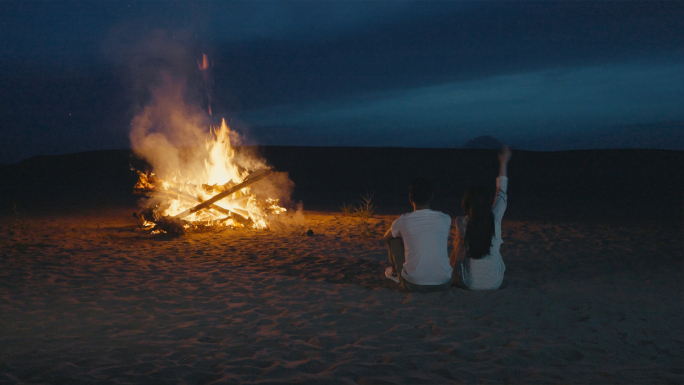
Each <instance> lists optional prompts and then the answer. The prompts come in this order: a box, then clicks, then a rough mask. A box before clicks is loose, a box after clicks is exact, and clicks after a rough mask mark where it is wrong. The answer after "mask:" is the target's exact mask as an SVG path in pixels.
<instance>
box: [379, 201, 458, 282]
mask: <svg viewBox="0 0 684 385" xmlns="http://www.w3.org/2000/svg"><path fill="white" fill-rule="evenodd" d="M450 227H451V217H450V216H448V215H446V214H444V213H442V212H439V211H433V210H430V209H423V210H416V211H414V212H412V213H408V214H403V215H402V216H401V217H399V218H398V219H397V220H396V221H394V223H392V236H393V237H395V238H398V237H401V238H402V239H403V241H404V251H405V253H404V254H405V256H406V262H405V263H404V269H403V270H402V271H401V275H402V277H404V279H407V280H409V282H411V283H415V284H417V285H441V284H443V283H445V282H447V281H449V280H451V272H452V268H451V264H450V263H449V255H448V253H447V243H448V242H449V240H448V239H449V231H450Z"/></svg>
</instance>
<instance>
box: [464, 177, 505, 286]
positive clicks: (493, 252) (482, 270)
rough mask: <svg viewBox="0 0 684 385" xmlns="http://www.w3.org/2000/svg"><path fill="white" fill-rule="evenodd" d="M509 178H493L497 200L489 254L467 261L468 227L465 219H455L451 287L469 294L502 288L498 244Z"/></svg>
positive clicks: (501, 266) (494, 207)
mask: <svg viewBox="0 0 684 385" xmlns="http://www.w3.org/2000/svg"><path fill="white" fill-rule="evenodd" d="M507 188H508V178H507V177H505V176H500V177H498V178H496V197H495V198H494V205H493V206H492V212H493V213H494V238H493V239H492V246H491V247H490V249H489V253H488V254H487V255H486V256H484V257H483V258H481V259H473V258H466V256H465V254H466V250H465V247H464V240H465V239H464V235H465V230H466V228H467V225H468V218H467V217H458V218H456V237H455V238H454V249H453V251H452V253H451V257H450V259H451V265H452V267H453V268H454V276H453V283H454V284H456V285H458V286H460V287H463V288H465V289H470V290H494V289H498V288H499V286H501V282H502V281H503V276H504V271H506V266H505V265H504V262H503V259H502V258H501V253H500V252H499V249H500V248H501V244H502V243H503V240H501V219H502V218H503V215H504V212H506V203H507V198H508V197H507V195H506V191H507Z"/></svg>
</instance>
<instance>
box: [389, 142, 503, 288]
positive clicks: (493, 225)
mask: <svg viewBox="0 0 684 385" xmlns="http://www.w3.org/2000/svg"><path fill="white" fill-rule="evenodd" d="M510 158H511V151H510V150H509V149H508V148H505V149H504V150H503V152H502V153H501V154H500V155H499V161H500V162H501V168H500V172H499V177H498V178H496V190H497V191H496V194H495V197H494V204H493V205H492V203H491V202H492V201H491V196H490V195H488V194H487V189H486V188H485V187H484V186H474V187H469V188H468V189H467V190H466V193H465V195H464V196H463V202H462V207H463V212H464V214H465V216H462V217H458V218H456V220H455V221H454V228H455V229H456V235H455V237H454V247H453V251H452V252H451V256H449V255H448V253H447V243H448V242H449V241H448V238H449V233H450V231H451V227H452V223H451V217H449V216H448V215H447V214H444V213H442V212H439V211H433V210H430V200H431V199H432V197H433V191H432V183H431V182H430V181H429V180H427V179H425V178H418V179H416V180H414V181H413V182H412V183H411V186H410V195H409V199H410V200H411V204H412V205H413V212H412V213H408V214H403V215H402V216H401V217H399V219H397V220H396V221H394V223H392V227H391V228H390V229H389V230H387V233H385V236H384V240H385V241H386V242H387V243H388V245H389V261H390V267H388V268H387V270H385V276H386V277H387V278H389V279H391V280H393V281H395V282H397V283H399V284H400V285H401V287H402V288H403V289H404V290H406V291H416V292H421V293H427V292H431V291H442V290H448V289H449V287H451V285H452V284H453V285H456V286H458V287H460V288H463V289H469V290H495V289H498V288H499V286H501V282H502V281H503V275H504V270H506V267H505V266H504V263H503V259H501V254H500V253H499V248H500V247H501V244H502V243H503V241H502V240H501V219H502V218H503V214H504V212H505V211H506V200H507V196H506V188H507V186H508V177H507V176H506V167H507V164H508V161H509V159H510Z"/></svg>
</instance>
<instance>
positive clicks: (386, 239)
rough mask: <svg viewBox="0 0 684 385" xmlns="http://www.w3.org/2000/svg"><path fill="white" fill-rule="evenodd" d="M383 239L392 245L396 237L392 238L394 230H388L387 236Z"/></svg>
mask: <svg viewBox="0 0 684 385" xmlns="http://www.w3.org/2000/svg"><path fill="white" fill-rule="evenodd" d="M382 239H383V240H384V241H385V242H387V243H390V241H391V240H392V239H394V237H393V236H392V228H391V227H390V228H389V229H388V230H387V232H386V233H385V235H384V236H383V237H382Z"/></svg>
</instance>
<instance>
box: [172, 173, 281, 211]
mask: <svg viewBox="0 0 684 385" xmlns="http://www.w3.org/2000/svg"><path fill="white" fill-rule="evenodd" d="M271 174H273V170H261V171H257V172H255V173H254V174H252V175H250V176H249V177H248V178H247V179H246V180H245V181H244V182H242V183H240V184H238V185H235V186H233V187H231V188H229V189H228V190H226V191H224V192H222V193H219V194H217V195H214V196H213V197H212V198H210V199H208V200H206V201H204V202H202V203H200V204H198V205H196V206H195V207H192V208H190V209H187V210H185V211H183V212H182V213H180V214H178V215H176V216H175V217H174V218H178V219H182V218H185V217H187V216H188V215H190V214H192V213H195V212H197V211H200V210H202V209H205V208H207V207H209V206H212V205H213V203H214V202H217V201H219V200H221V199H223V198H225V197H227V196H229V195H231V194H233V193H235V192H237V191H240V190H242V189H243V188H246V187H249V186H251V185H253V184H254V183H256V182H258V181H260V180H262V179H264V178H266V177H268V176H270V175H271ZM212 208H213V207H212Z"/></svg>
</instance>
